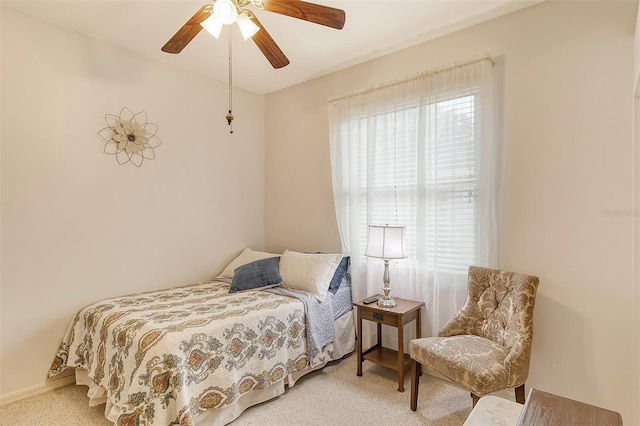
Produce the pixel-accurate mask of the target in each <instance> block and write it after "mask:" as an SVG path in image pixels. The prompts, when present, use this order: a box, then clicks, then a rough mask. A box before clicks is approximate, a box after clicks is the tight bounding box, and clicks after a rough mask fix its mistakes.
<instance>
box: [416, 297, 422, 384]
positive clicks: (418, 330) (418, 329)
mask: <svg viewBox="0 0 640 426" xmlns="http://www.w3.org/2000/svg"><path fill="white" fill-rule="evenodd" d="M421 337H422V320H421V319H420V309H418V316H417V317H416V339H420V338H421ZM416 364H418V365H417V368H418V376H422V364H420V363H419V362H417V363H416Z"/></svg>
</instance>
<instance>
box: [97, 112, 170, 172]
mask: <svg viewBox="0 0 640 426" xmlns="http://www.w3.org/2000/svg"><path fill="white" fill-rule="evenodd" d="M104 119H105V121H106V122H107V127H105V128H104V129H102V130H100V131H99V132H98V136H99V137H100V139H102V140H103V141H105V144H104V152H105V153H107V154H114V155H115V156H116V160H117V161H118V164H120V165H122V164H126V163H129V162H130V163H132V164H133V165H135V166H137V167H140V166H141V165H142V162H143V161H144V160H153V159H154V158H156V153H155V151H154V149H155V148H157V147H159V146H160V144H162V141H161V140H160V138H159V137H158V136H156V133H157V132H158V125H157V124H154V123H149V122H148V121H147V113H146V112H145V111H140V112H138V113H136V114H134V113H133V112H131V110H130V109H129V108H127V107H123V108H122V109H121V110H120V114H119V115H113V114H106V115H105V116H104Z"/></svg>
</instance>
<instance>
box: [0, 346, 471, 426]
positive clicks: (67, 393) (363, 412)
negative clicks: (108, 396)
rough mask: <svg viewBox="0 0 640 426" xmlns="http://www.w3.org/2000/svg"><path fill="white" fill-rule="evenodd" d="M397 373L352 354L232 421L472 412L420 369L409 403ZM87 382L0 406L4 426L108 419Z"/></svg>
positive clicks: (419, 420) (366, 420) (350, 421)
mask: <svg viewBox="0 0 640 426" xmlns="http://www.w3.org/2000/svg"><path fill="white" fill-rule="evenodd" d="M397 377H398V376H397V373H396V372H395V371H393V370H390V369H388V368H385V367H381V366H378V365H375V364H372V363H370V362H368V361H365V362H364V364H363V375H362V377H358V376H356V356H355V354H352V355H351V356H349V357H347V358H346V359H343V360H341V361H335V362H332V363H330V364H328V365H327V366H325V368H323V369H322V370H319V371H315V372H313V373H310V374H308V375H306V376H304V377H303V378H301V379H300V380H299V381H298V382H297V383H296V385H295V386H293V387H292V388H287V390H286V391H285V393H284V395H281V396H280V397H278V398H275V399H272V400H270V401H267V402H265V403H263V404H260V405H257V406H254V407H251V408H249V409H248V410H247V411H245V412H244V413H243V414H242V415H241V416H240V417H239V418H237V419H236V420H235V421H234V422H233V423H232V425H234V426H242V425H261V426H265V425H266V426H271V425H273V426H276V425H277V426H284V425H291V426H293V425H295V426H300V425H310V426H311V425H319V426H320V425H322V426H330V425H385V426H389V425H425V424H427V425H438V426H440V425H442V426H454V425H458V426H459V425H462V424H463V423H464V421H465V419H466V418H467V416H468V415H469V413H470V412H471V397H470V396H469V393H468V392H466V391H464V390H461V389H459V388H457V387H455V386H453V385H451V384H450V383H448V382H446V381H444V380H441V379H438V378H435V377H432V376H429V375H427V374H423V375H422V377H421V379H420V393H419V399H418V410H417V411H415V412H413V411H411V410H410V409H409V395H410V387H409V385H410V379H409V377H408V375H407V377H406V378H405V379H406V380H405V392H403V393H401V392H398V391H397V389H398V382H397ZM86 392H87V387H85V386H66V387H64V388H61V389H57V390H54V391H51V392H48V393H45V394H42V395H37V396H34V397H31V398H27V399H24V400H21V401H17V402H14V403H12V404H8V405H6V406H4V407H0V425H2V426H5V425H6V426H40V425H43V426H49V425H50V426H76V425H78V426H86V425H96V426H101V425H105V426H106V425H110V424H111V423H110V422H108V421H107V420H106V419H105V418H104V405H101V406H98V407H89V406H88V398H87V396H86ZM158 426H162V425H158Z"/></svg>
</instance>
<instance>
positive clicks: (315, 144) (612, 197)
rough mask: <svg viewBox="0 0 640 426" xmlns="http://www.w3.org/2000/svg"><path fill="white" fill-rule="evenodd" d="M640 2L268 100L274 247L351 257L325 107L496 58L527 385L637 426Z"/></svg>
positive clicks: (423, 47)
mask: <svg viewBox="0 0 640 426" xmlns="http://www.w3.org/2000/svg"><path fill="white" fill-rule="evenodd" d="M636 7H637V2H635V1H633V2H631V1H625V2H611V1H607V2H598V1H590V2H545V3H542V4H538V5H536V6H533V7H531V8H527V9H524V10H522V11H519V12H515V13H513V14H510V15H507V16H504V17H500V18H497V19H495V20H493V21H490V22H487V23H483V24H480V25H477V26H475V27H473V28H470V29H466V30H462V31H459V32H456V33H454V34H450V35H447V36H444V37H442V38H439V39H436V40H433V41H430V42H427V43H424V44H420V45H418V46H415V47H412V48H409V49H407V50H404V51H401V52H397V53H395V54H391V55H388V56H385V57H383V58H380V59H377V60H373V61H370V62H368V63H365V64H361V65H358V66H354V67H351V68H349V69H346V70H343V71H340V72H336V73H334V74H331V75H328V76H325V77H321V78H318V79H316V80H313V81H309V82H306V83H303V84H300V85H298V86H295V87H292V88H289V89H285V90H282V91H279V92H276V93H273V94H269V95H267V97H266V110H267V115H266V117H267V133H266V134H267V151H266V158H267V164H266V212H265V215H266V216H265V221H266V222H265V223H266V225H265V226H266V234H265V238H266V247H267V249H271V250H281V249H283V248H298V249H326V250H339V249H340V242H339V236H338V232H337V230H336V225H335V215H334V211H333V202H332V196H331V175H330V164H329V150H328V126H327V115H326V108H327V107H326V102H327V99H328V98H329V97H332V96H338V95H343V94H346V93H349V92H352V91H355V90H357V89H360V88H363V87H371V86H375V85H378V84H380V83H382V82H387V81H390V80H393V79H396V78H400V77H403V76H405V75H410V74H413V73H415V72H417V71H421V70H427V69H431V68H433V67H437V66H442V65H448V64H451V63H453V62H455V61H464V60H467V59H470V58H473V57H476V56H479V55H482V54H484V53H490V54H492V55H493V56H494V57H496V58H497V59H498V60H499V62H500V63H501V66H502V69H501V70H499V71H500V72H502V73H503V75H504V79H503V91H504V127H503V140H504V147H503V157H502V164H503V166H502V170H501V175H502V187H501V201H500V225H501V226H500V231H501V239H500V246H501V253H500V264H501V266H502V267H504V268H507V269H511V270H516V271H521V272H526V273H532V274H537V275H539V276H540V279H541V284H540V289H539V296H538V301H537V306H536V320H535V324H536V331H535V337H534V347H533V361H532V368H531V374H530V378H529V381H528V383H527V385H528V386H535V387H538V388H540V389H543V390H546V391H550V392H555V393H558V394H561V395H564V396H567V397H570V398H575V399H578V400H582V401H586V402H588V403H593V404H596V405H600V406H605V407H607V408H610V409H613V410H616V411H619V412H621V413H622V415H623V418H624V421H625V424H640V414H639V411H638V410H639V408H638V401H637V399H636V400H634V399H632V398H633V396H634V392H635V395H636V396H637V387H638V383H637V380H634V379H633V378H632V377H631V374H630V371H633V368H634V367H633V366H634V365H636V364H637V363H638V362H639V361H640V360H638V357H637V354H638V352H637V342H636V348H635V351H634V348H633V344H632V339H631V338H630V333H631V332H632V331H633V329H634V328H635V330H637V327H633V326H632V324H631V322H632V320H633V319H634V315H633V302H632V300H633V296H634V282H633V259H632V245H633V237H632V235H633V222H634V219H633V217H632V216H633V215H630V214H626V215H625V214H624V213H621V212H628V211H629V210H630V209H633V207H634V199H633V191H634V185H633V183H634V182H633V161H632V158H633V142H632V141H633V108H632V103H631V98H632V94H633V91H634V84H633V72H634V61H633V52H634V24H635V20H636V16H637V15H636ZM635 287H637V283H636V284H635ZM637 290H638V289H637V288H635V291H637ZM635 318H637V317H635Z"/></svg>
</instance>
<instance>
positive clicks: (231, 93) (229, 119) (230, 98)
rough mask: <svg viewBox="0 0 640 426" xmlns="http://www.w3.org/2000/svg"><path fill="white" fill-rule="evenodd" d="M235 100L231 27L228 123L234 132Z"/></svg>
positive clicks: (231, 131)
mask: <svg viewBox="0 0 640 426" xmlns="http://www.w3.org/2000/svg"><path fill="white" fill-rule="evenodd" d="M232 102H233V59H232V50H231V29H229V114H227V116H226V119H227V124H228V125H229V126H231V130H230V131H229V133H231V134H233V124H231V122H232V121H233V113H232V112H231V105H232Z"/></svg>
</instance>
